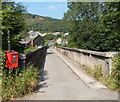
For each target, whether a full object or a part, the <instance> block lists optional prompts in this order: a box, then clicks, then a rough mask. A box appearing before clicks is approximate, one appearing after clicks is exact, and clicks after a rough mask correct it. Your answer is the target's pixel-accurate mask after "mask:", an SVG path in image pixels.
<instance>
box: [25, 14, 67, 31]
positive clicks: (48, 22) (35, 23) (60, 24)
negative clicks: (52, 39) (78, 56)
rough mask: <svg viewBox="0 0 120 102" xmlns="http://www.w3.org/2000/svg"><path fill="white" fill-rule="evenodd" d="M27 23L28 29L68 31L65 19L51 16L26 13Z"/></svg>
mask: <svg viewBox="0 0 120 102" xmlns="http://www.w3.org/2000/svg"><path fill="white" fill-rule="evenodd" d="M25 23H26V29H27V30H31V29H33V30H35V31H40V32H68V29H67V25H66V22H65V21H63V20H59V19H54V18H51V17H43V16H38V15H35V14H26V15H25Z"/></svg>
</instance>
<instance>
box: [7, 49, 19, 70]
mask: <svg viewBox="0 0 120 102" xmlns="http://www.w3.org/2000/svg"><path fill="white" fill-rule="evenodd" d="M5 53H6V66H7V67H8V68H16V67H18V52H15V51H14V50H11V51H6V52H5Z"/></svg>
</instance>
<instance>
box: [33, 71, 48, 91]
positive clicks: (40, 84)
mask: <svg viewBox="0 0 120 102" xmlns="http://www.w3.org/2000/svg"><path fill="white" fill-rule="evenodd" d="M47 75H48V72H47V71H43V76H42V80H41V82H40V83H39V84H38V85H37V86H36V88H35V89H34V92H35V93H38V92H42V93H45V92H43V91H40V89H41V88H46V87H48V85H47V83H46V82H45V81H46V80H47V79H49V77H47Z"/></svg>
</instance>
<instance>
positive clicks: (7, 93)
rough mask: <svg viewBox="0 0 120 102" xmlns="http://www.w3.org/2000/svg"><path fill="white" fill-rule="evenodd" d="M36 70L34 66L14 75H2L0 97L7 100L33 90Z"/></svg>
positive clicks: (36, 80)
mask: <svg viewBox="0 0 120 102" xmlns="http://www.w3.org/2000/svg"><path fill="white" fill-rule="evenodd" d="M37 78H38V71H37V69H36V68H34V67H29V68H28V69H26V70H25V71H23V72H21V73H19V74H18V73H16V74H15V75H14V76H11V75H10V74H9V75H8V76H3V79H2V98H3V100H9V99H12V98H17V97H21V96H23V95H25V94H27V93H30V92H32V91H33V89H34V88H35V87H36V85H37V83H38V79H37Z"/></svg>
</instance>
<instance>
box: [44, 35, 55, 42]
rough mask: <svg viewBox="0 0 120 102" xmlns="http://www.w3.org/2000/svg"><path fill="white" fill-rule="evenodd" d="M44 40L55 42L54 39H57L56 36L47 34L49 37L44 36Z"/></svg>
mask: <svg viewBox="0 0 120 102" xmlns="http://www.w3.org/2000/svg"><path fill="white" fill-rule="evenodd" d="M43 39H44V40H46V41H47V40H54V39H56V36H55V35H52V34H47V35H45V36H43Z"/></svg>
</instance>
